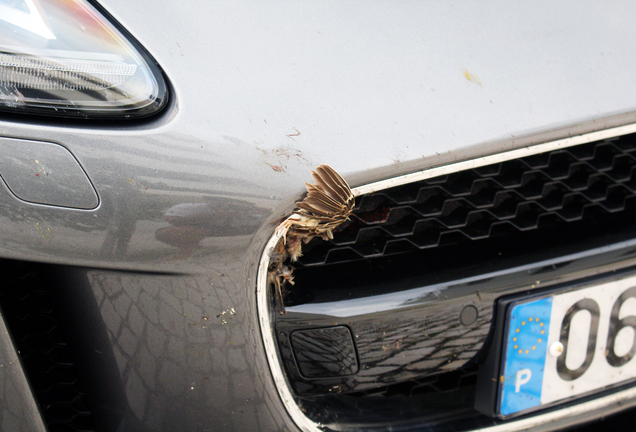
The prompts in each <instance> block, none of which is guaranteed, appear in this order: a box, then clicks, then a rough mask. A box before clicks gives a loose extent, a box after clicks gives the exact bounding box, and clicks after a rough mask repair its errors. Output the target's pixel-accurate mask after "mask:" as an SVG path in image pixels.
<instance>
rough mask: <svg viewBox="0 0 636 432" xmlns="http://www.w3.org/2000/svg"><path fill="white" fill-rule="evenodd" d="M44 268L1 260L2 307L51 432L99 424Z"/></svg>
mask: <svg viewBox="0 0 636 432" xmlns="http://www.w3.org/2000/svg"><path fill="white" fill-rule="evenodd" d="M49 288H50V280H47V279H46V278H45V277H44V272H43V266H41V265H38V264H30V263H24V262H17V261H9V260H0V306H1V307H2V312H3V315H4V317H5V320H6V321H7V327H8V328H9V331H10V333H11V335H12V337H13V340H14V342H15V344H16V348H17V349H18V351H19V355H20V358H21V360H22V363H23V365H24V369H25V373H26V375H27V379H28V380H29V382H30V384H31V387H32V389H33V392H34V393H35V397H36V401H37V403H38V405H39V406H40V410H41V412H42V415H43V418H44V422H45V424H46V426H47V428H48V430H49V432H88V431H93V430H94V421H93V416H92V414H91V410H90V407H89V404H88V401H87V399H86V395H85V392H84V389H83V387H82V384H81V382H80V380H79V378H78V372H77V370H76V364H75V360H74V357H73V354H72V352H71V350H70V348H69V344H68V340H69V337H68V335H67V334H66V333H65V330H64V329H63V326H61V324H60V318H59V316H58V311H57V308H56V305H55V299H54V298H53V296H52V293H51V289H49Z"/></svg>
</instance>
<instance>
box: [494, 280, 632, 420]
mask: <svg viewBox="0 0 636 432" xmlns="http://www.w3.org/2000/svg"><path fill="white" fill-rule="evenodd" d="M635 329H636V276H635V277H630V278H626V279H621V280H616V281H612V282H607V283H603V284H600V285H594V286H591V287H587V288H582V289H579V290H576V291H570V292H567V293H564V294H556V295H553V296H550V297H542V298H539V299H530V300H523V301H519V302H517V303H513V304H512V305H511V307H510V308H509V312H508V316H507V327H506V331H505V340H504V348H503V349H504V355H503V363H502V364H503V366H502V374H501V379H500V392H499V414H500V415H501V416H509V415H512V414H519V413H521V412H523V411H527V410H533V409H536V408H538V407H540V406H542V405H547V404H553V403H555V402H558V401H563V400H565V399H570V398H573V397H575V396H579V395H582V394H585V393H589V392H592V391H594V390H598V389H602V388H604V387H607V386H611V385H614V384H618V383H621V382H624V381H628V380H630V379H632V378H634V377H636V360H634V359H633V357H634V354H635V353H636V331H635Z"/></svg>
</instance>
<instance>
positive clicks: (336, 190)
mask: <svg viewBox="0 0 636 432" xmlns="http://www.w3.org/2000/svg"><path fill="white" fill-rule="evenodd" d="M311 174H312V177H313V178H314V180H316V185H318V186H319V187H321V188H322V189H324V191H325V193H327V194H328V195H330V196H331V197H332V198H334V199H338V200H339V201H340V202H341V203H342V204H343V205H345V206H347V207H348V206H349V204H350V203H352V202H353V200H354V197H353V194H352V193H351V189H350V188H349V185H348V184H347V182H346V181H345V179H343V178H342V177H341V176H340V174H338V173H337V172H336V171H335V170H334V169H333V168H331V167H330V166H329V165H319V166H318V167H316V171H312V173H311Z"/></svg>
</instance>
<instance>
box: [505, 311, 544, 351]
mask: <svg viewBox="0 0 636 432" xmlns="http://www.w3.org/2000/svg"><path fill="white" fill-rule="evenodd" d="M533 321H534V322H535V323H536V324H539V326H540V327H543V323H542V322H539V321H540V320H539V318H533V317H530V318H528V325H529V323H531V322H533ZM521 325H522V326H524V325H526V322H525V321H522V322H521ZM520 331H521V327H519V328H518V329H517V330H515V333H519V332H520ZM544 333H545V329H541V331H540V334H544ZM512 341H513V342H517V336H515V337H514V338H512ZM541 342H543V338H539V339H537V343H541ZM514 349H519V354H524V350H523V349H520V348H519V345H518V344H515V346H514ZM532 349H533V350H535V349H537V346H536V345H532ZM529 352H530V350H529V349H527V350H525V354H528V353H529Z"/></svg>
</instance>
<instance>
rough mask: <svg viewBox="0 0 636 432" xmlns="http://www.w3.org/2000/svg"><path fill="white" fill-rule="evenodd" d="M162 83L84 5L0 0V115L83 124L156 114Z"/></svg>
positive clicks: (79, 1)
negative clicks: (21, 114)
mask: <svg viewBox="0 0 636 432" xmlns="http://www.w3.org/2000/svg"><path fill="white" fill-rule="evenodd" d="M166 96H167V94H166V85H165V82H164V80H163V78H162V76H161V73H160V72H159V70H158V68H157V67H156V66H155V65H154V62H153V61H152V60H151V59H150V57H149V56H148V55H147V54H146V53H144V52H143V49H141V48H140V47H135V46H133V44H132V43H131V42H129V41H128V40H127V39H126V38H125V37H124V36H123V35H122V34H121V33H120V32H119V31H118V30H117V29H116V28H115V27H114V26H113V25H112V24H111V23H110V22H108V21H107V20H106V19H105V18H104V17H103V16H102V15H101V14H100V13H99V12H98V11H97V10H96V9H95V8H94V7H93V6H91V5H90V4H88V3H87V2H86V1H85V0H0V109H1V110H4V111H7V110H9V111H13V112H16V111H21V112H26V113H35V114H43V115H56V116H63V117H86V118H113V117H119V118H132V117H142V116H148V115H150V114H153V113H155V112H157V111H159V110H160V109H161V108H162V107H163V105H164V104H165V101H166Z"/></svg>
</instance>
